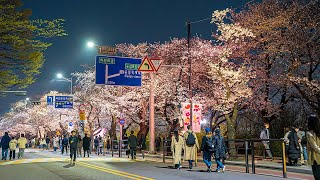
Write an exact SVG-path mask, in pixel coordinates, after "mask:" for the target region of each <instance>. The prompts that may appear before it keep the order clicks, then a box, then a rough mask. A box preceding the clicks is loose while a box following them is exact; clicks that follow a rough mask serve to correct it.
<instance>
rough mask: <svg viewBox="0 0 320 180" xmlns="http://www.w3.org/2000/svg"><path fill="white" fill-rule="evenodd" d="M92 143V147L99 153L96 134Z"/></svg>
mask: <svg viewBox="0 0 320 180" xmlns="http://www.w3.org/2000/svg"><path fill="white" fill-rule="evenodd" d="M93 143H94V149H95V150H96V154H98V155H99V139H98V136H96V137H95V138H94V140H93Z"/></svg>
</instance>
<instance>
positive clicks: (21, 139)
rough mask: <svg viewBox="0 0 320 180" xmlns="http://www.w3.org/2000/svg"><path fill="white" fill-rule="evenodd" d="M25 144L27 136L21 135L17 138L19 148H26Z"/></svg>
mask: <svg viewBox="0 0 320 180" xmlns="http://www.w3.org/2000/svg"><path fill="white" fill-rule="evenodd" d="M26 144H27V138H25V137H21V138H19V139H18V145H19V148H21V149H25V148H26Z"/></svg>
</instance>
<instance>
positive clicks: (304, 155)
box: [302, 146, 308, 161]
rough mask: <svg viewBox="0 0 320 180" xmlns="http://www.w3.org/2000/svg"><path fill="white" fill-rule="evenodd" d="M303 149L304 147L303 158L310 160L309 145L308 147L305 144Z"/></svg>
mask: <svg viewBox="0 0 320 180" xmlns="http://www.w3.org/2000/svg"><path fill="white" fill-rule="evenodd" d="M302 149H303V150H302V152H303V159H304V160H305V161H308V151H307V147H306V146H303V148H302Z"/></svg>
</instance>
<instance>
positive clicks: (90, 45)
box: [87, 41, 96, 48]
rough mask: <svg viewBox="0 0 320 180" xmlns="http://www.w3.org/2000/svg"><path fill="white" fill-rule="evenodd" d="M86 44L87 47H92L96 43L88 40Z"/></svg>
mask: <svg viewBox="0 0 320 180" xmlns="http://www.w3.org/2000/svg"><path fill="white" fill-rule="evenodd" d="M87 46H88V47H89V48H93V47H94V46H96V45H95V44H94V42H92V41H89V42H88V43H87Z"/></svg>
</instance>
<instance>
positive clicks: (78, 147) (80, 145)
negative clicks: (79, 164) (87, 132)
mask: <svg viewBox="0 0 320 180" xmlns="http://www.w3.org/2000/svg"><path fill="white" fill-rule="evenodd" d="M82 148H83V140H82V138H81V136H80V135H79V136H78V144H77V154H78V157H81V156H82V155H81V149H82Z"/></svg>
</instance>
